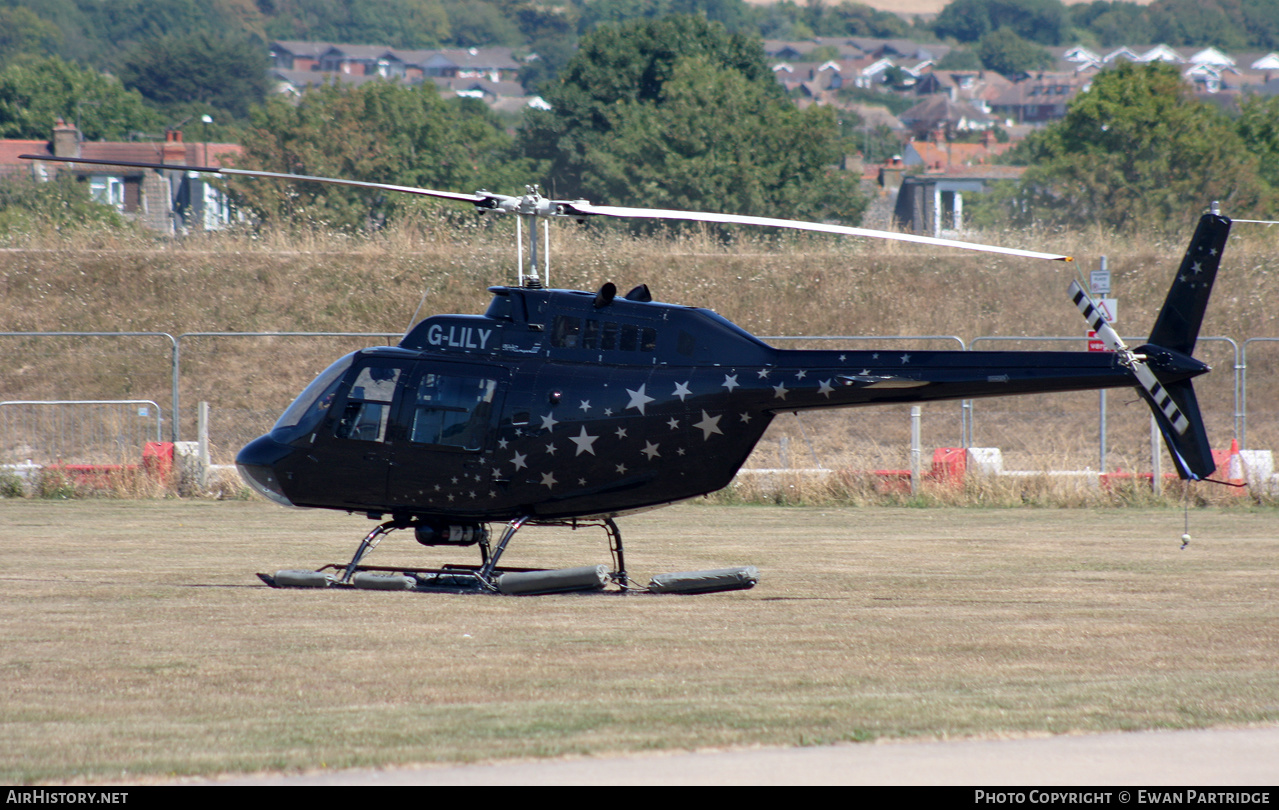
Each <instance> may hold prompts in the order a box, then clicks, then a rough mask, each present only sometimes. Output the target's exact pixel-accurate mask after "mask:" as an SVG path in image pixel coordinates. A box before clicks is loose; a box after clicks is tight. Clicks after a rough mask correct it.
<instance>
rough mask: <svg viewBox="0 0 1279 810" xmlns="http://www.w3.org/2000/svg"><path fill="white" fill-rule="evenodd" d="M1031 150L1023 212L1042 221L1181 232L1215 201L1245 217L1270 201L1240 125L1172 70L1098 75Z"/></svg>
mask: <svg viewBox="0 0 1279 810" xmlns="http://www.w3.org/2000/svg"><path fill="white" fill-rule="evenodd" d="M1025 152H1026V153H1027V154H1028V155H1029V157H1030V161H1031V164H1032V165H1031V167H1030V169H1028V170H1027V172H1026V174H1025V176H1024V177H1023V179H1022V184H1021V188H1020V199H1019V202H1018V208H1019V210H1021V209H1024V210H1025V211H1026V212H1027V213H1028V214H1029V215H1030V216H1032V217H1034V218H1035V219H1037V220H1040V221H1057V222H1066V223H1072V224H1082V223H1101V224H1104V225H1107V226H1110V227H1113V228H1117V229H1122V228H1129V229H1132V228H1150V229H1162V228H1174V229H1181V228H1183V227H1184V226H1187V225H1189V224H1191V223H1193V222H1194V220H1195V218H1196V217H1197V216H1198V215H1199V213H1200V212H1201V211H1202V210H1203V209H1204V208H1205V207H1206V206H1207V205H1208V203H1209V202H1212V201H1214V200H1219V201H1221V203H1222V205H1223V207H1224V208H1225V209H1226V210H1227V211H1231V212H1234V213H1236V214H1239V213H1247V212H1252V211H1254V210H1257V209H1259V208H1261V207H1263V206H1264V205H1265V204H1266V202H1267V199H1268V194H1269V192H1268V189H1267V188H1266V187H1265V185H1264V184H1263V183H1261V182H1259V181H1258V179H1257V170H1258V166H1257V158H1256V157H1255V156H1253V155H1250V154H1249V153H1248V152H1247V151H1246V150H1245V148H1244V145H1243V143H1242V141H1241V140H1240V138H1239V136H1238V135H1237V134H1236V133H1235V130H1234V128H1233V127H1232V126H1231V124H1230V122H1229V121H1228V120H1226V119H1225V117H1224V116H1222V114H1221V113H1220V112H1218V111H1217V109H1216V108H1214V107H1211V106H1209V105H1207V104H1204V103H1203V102H1200V101H1196V100H1195V99H1194V98H1193V92H1192V90H1191V89H1190V87H1189V86H1188V85H1186V84H1185V83H1183V82H1182V81H1181V77H1180V75H1179V74H1178V72H1177V69H1176V68H1175V67H1172V66H1169V65H1163V64H1148V65H1133V64H1129V63H1125V64H1123V65H1120V66H1119V67H1118V68H1115V69H1113V70H1108V71H1105V72H1103V73H1100V74H1098V76H1097V78H1096V79H1095V80H1094V81H1093V84H1092V87H1091V88H1090V89H1089V90H1088V91H1086V92H1084V93H1081V94H1080V95H1079V96H1078V97H1077V98H1076V99H1075V100H1074V102H1072V103H1071V105H1070V107H1069V109H1068V110H1067V112H1066V116H1065V118H1063V119H1062V120H1061V121H1059V122H1057V123H1055V124H1053V125H1051V126H1049V127H1048V128H1047V129H1046V130H1044V131H1043V132H1042V133H1040V134H1039V135H1038V136H1036V137H1034V138H1032V139H1031V140H1030V141H1029V142H1028V144H1027V146H1026V150H1025Z"/></svg>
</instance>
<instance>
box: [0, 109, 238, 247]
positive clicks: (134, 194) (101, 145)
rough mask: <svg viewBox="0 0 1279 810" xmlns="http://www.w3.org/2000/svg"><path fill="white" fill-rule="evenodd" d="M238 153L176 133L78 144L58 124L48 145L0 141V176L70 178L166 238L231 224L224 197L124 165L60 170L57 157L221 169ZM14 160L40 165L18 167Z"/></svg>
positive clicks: (74, 134)
mask: <svg viewBox="0 0 1279 810" xmlns="http://www.w3.org/2000/svg"><path fill="white" fill-rule="evenodd" d="M242 152H243V149H242V148H241V147H240V146H239V144H233V143H185V142H184V141H183V140H182V131H181V130H170V131H169V132H167V133H166V134H165V140H164V142H163V143H142V142H127V143H118V142H109V141H82V140H81V138H80V131H79V130H77V129H76V128H75V127H74V126H73V125H71V124H68V123H66V122H65V121H62V120H61V119H59V121H58V122H57V124H55V125H54V127H53V139H52V140H50V141H22V140H13V141H0V176H7V177H30V178H33V179H35V180H36V181H38V182H47V181H49V180H52V179H54V178H55V177H57V176H58V175H61V174H64V173H69V174H71V175H72V176H74V177H75V178H76V179H77V180H79V181H81V182H83V183H84V184H85V185H86V186H87V190H88V193H89V195H90V196H91V197H92V198H93V199H94V200H97V201H98V202H100V203H104V204H106V205H110V206H112V207H114V208H115V209H116V210H117V211H119V212H120V213H121V214H122V215H123V216H124V217H125V218H126V219H130V220H134V221H136V222H138V223H140V224H141V225H142V226H143V227H145V228H147V229H149V230H152V231H156V232H158V233H166V234H172V233H176V232H179V231H185V230H187V229H188V228H200V229H204V230H220V229H222V228H225V227H226V226H227V225H228V224H230V223H231V222H232V221H234V219H235V214H234V212H233V211H232V209H231V205H230V203H229V201H228V199H227V197H226V195H225V194H223V192H222V191H221V190H220V189H218V188H217V187H215V186H213V185H211V184H210V183H208V182H206V181H205V180H204V179H203V177H202V176H197V175H194V174H193V173H189V172H182V171H170V170H160V169H142V168H137V167H133V166H126V165H119V166H110V165H106V166H90V165H85V164H77V163H63V162H60V161H58V158H60V157H83V158H91V159H94V160H119V161H121V162H122V163H173V164H194V165H200V166H213V167H220V166H223V165H225V163H224V161H226V160H227V159H228V158H231V157H234V156H236V155H239V154H241V153H242ZM19 155H41V156H44V159H42V160H21V159H19V157H18V156H19Z"/></svg>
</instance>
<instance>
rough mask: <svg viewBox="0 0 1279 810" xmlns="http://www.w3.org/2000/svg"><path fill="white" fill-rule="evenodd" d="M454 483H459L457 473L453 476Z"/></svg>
mask: <svg viewBox="0 0 1279 810" xmlns="http://www.w3.org/2000/svg"><path fill="white" fill-rule="evenodd" d="M453 483H455V484H456V483H457V476H456V475H455V476H453Z"/></svg>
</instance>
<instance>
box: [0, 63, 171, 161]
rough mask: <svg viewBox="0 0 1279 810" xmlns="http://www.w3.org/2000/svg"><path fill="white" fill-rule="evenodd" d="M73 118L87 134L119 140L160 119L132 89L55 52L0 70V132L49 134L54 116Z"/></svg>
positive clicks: (6, 134) (10, 135) (156, 126)
mask: <svg viewBox="0 0 1279 810" xmlns="http://www.w3.org/2000/svg"><path fill="white" fill-rule="evenodd" d="M59 118H62V119H63V120H65V121H67V122H69V123H73V124H76V125H77V126H79V127H80V131H81V132H82V133H83V134H84V137H85V138H88V139H89V140H103V139H105V140H121V139H124V138H126V137H128V136H129V135H130V133H134V132H156V131H157V130H158V129H159V128H160V126H161V124H160V119H159V117H158V116H157V115H156V113H155V112H153V111H152V110H150V109H148V108H147V106H146V105H145V104H143V103H142V96H141V95H139V94H138V93H137V92H136V91H133V90H126V89H125V88H124V87H123V86H122V85H121V84H120V83H119V82H118V81H116V80H115V79H113V78H111V77H110V76H106V75H104V74H101V73H98V72H97V71H96V70H90V69H89V68H83V67H79V66H78V65H73V64H71V63H70V62H64V61H63V60H61V59H59V58H58V57H56V56H51V57H48V58H45V59H26V60H20V61H18V62H16V63H15V64H12V65H10V66H9V67H7V68H5V69H4V70H3V71H0V137H4V138H48V137H50V136H51V133H52V132H53V124H54V122H55V121H56V120H57V119H59Z"/></svg>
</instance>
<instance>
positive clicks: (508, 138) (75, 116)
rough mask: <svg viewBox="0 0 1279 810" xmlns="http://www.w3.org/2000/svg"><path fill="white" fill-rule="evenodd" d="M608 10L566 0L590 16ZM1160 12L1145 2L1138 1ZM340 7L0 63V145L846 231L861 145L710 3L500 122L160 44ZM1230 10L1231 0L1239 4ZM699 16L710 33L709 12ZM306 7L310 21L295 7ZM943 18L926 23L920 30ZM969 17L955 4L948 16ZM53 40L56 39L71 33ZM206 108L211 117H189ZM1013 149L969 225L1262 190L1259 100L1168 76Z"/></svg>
mask: <svg viewBox="0 0 1279 810" xmlns="http://www.w3.org/2000/svg"><path fill="white" fill-rule="evenodd" d="M23 1H24V0H0V3H8V5H7V6H4V7H0V11H4V10H8V11H11V12H14V13H15V14H17V13H19V12H22V11H23V9H27V7H26V6H23V5H21V3H22V2H23ZM129 2H134V4H135V6H136V8H135V10H138V9H143V8H150V7H149V6H146V3H148V2H152V0H120V2H119V3H114V2H113V3H89V0H49V6H48V8H52V9H55V10H57V9H63V10H66V12H67V13H68V14H70V13H71V12H72V11H75V10H77V9H81V10H82V8H90V7H91V8H93V9H97V10H98V11H102V10H103V9H105V8H106V7H108V6H111V7H115V6H116V5H120V6H128V5H129ZM476 2H477V3H478V2H479V0H476ZM620 2H621V0H607V2H603V0H597V2H595V3H591V4H587V5H584V6H583V7H582V8H583V9H589V10H590V12H591V13H592V14H596V15H600V14H603V13H604V12H605V11H606V10H608V9H609V8H620V6H613V5H610V4H611V3H620ZM664 2H666V3H667V5H660V4H659V7H661V8H663V9H668V8H673V7H676V6H677V5H678V4H679V3H684V2H692V0H664ZM1053 2H1055V0H955V3H952V5H951V6H949V7H948V8H947V11H949V10H950V9H951V8H955V7H957V6H959V5H960V4H961V3H978V4H983V3H984V6H983V8H988V9H990V8H996V7H999V4H1001V3H1002V4H1005V5H1010V6H1016V7H1017V8H1019V9H1021V10H1022V11H1024V12H1026V14H1027V15H1029V16H1026V17H1025V18H1024V19H1026V20H1030V22H1029V23H1027V24H1028V25H1030V26H1031V27H1030V28H1028V29H1026V30H1027V32H1028V33H1029V32H1032V31H1035V30H1040V29H1039V28H1038V27H1037V26H1038V23H1035V22H1034V21H1035V20H1036V19H1037V18H1036V17H1034V16H1033V14H1030V12H1034V11H1036V10H1039V11H1042V10H1044V9H1048V8H1050V7H1051V6H1052V3H1053ZM1161 2H1164V0H1158V2H1156V3H1155V4H1152V5H1151V6H1149V7H1145V8H1149V9H1156V10H1157V7H1159V5H1160V3H1161ZM1214 2H1216V0H1202V2H1200V3H1199V5H1201V6H1204V7H1209V6H1211V4H1212V3H1214ZM1232 2H1233V0H1232ZM157 3H158V0H157ZM250 5H252V9H250V8H249V6H250ZM357 5H360V4H357V3H354V2H351V1H350V0H328V2H327V4H312V3H311V0H258V2H257V3H256V4H246V3H243V2H238V3H232V2H230V1H229V0H227V2H221V0H215V1H214V2H203V3H195V2H192V3H190V4H185V3H184V2H183V1H182V0H165V2H163V3H158V6H164V8H165V9H166V10H167V13H168V14H169V16H168V17H162V18H159V19H157V20H153V21H151V23H152V24H153V25H154V26H157V27H156V28H155V29H154V31H152V33H155V35H156V36H158V37H159V39H156V40H140V41H142V42H149V43H150V46H149V47H143V46H141V45H136V46H132V47H128V46H127V38H126V39H125V40H123V41H122V42H124V43H125V45H126V47H125V50H124V54H123V55H122V56H121V59H120V62H119V63H118V65H117V66H116V73H115V75H114V76H110V75H107V74H105V73H102V72H100V71H98V70H95V69H93V68H92V67H88V66H86V65H83V64H79V63H76V62H73V61H71V60H67V59H63V58H61V57H59V56H56V55H53V56H40V57H35V56H30V55H26V56H18V57H14V58H12V59H10V60H9V61H8V63H7V65H6V67H5V68H4V69H3V70H0V136H2V137H8V138H42V137H48V134H49V131H50V128H51V124H52V121H53V119H54V118H56V117H62V118H64V119H66V120H68V121H70V122H73V123H75V124H76V125H77V126H79V128H80V129H81V131H82V132H83V133H84V134H85V136H86V137H88V138H90V139H107V140H122V139H128V138H146V139H152V138H157V137H160V136H161V135H162V133H163V130H164V129H165V128H166V127H169V126H173V125H174V124H175V123H180V122H182V121H185V122H187V127H188V130H187V135H188V140H208V141H219V140H234V141H237V142H239V143H242V144H243V145H244V147H245V149H246V154H245V156H244V158H243V159H242V161H243V162H242V164H241V165H242V166H245V167H251V168H262V169H266V170H270V171H283V172H291V173H298V174H309V175H319V176H336V177H352V178H358V179H364V180H371V181H377V182H385V183H394V184H400V185H410V186H424V187H430V188H441V189H450V190H473V189H478V188H489V189H492V190H495V191H506V192H507V193H515V192H517V191H518V190H521V189H522V188H523V186H524V184H525V183H528V182H533V181H536V182H539V183H540V184H541V185H542V187H543V188H544V189H545V191H546V192H547V193H548V194H549V195H550V196H554V197H558V198H576V197H585V198H588V199H594V200H595V201H598V202H606V203H611V204H619V205H640V206H652V207H668V208H689V209H699V210H714V211H724V212H729V213H740V214H755V215H767V216H780V217H792V218H805V219H818V220H828V221H836V222H844V223H856V222H857V221H858V220H859V219H860V216H861V213H862V211H863V210H864V208H865V206H866V204H867V199H866V197H865V196H864V194H863V193H862V192H861V191H860V189H859V183H858V180H859V178H858V177H856V176H853V175H852V174H851V173H849V172H844V171H839V170H838V169H836V168H835V167H836V166H837V164H839V163H840V162H841V159H842V158H843V157H844V156H846V155H849V154H852V153H853V152H855V151H856V150H857V148H858V147H859V146H860V145H861V144H859V143H857V142H856V140H850V139H849V138H848V137H847V136H846V134H845V133H847V127H846V126H844V127H841V122H840V121H839V120H838V119H837V118H836V116H835V114H834V113H833V112H832V111H831V110H829V109H827V108H819V107H810V108H807V109H803V110H801V109H799V108H798V107H796V106H795V105H794V104H793V103H792V101H791V100H790V99H787V98H786V96H785V94H784V93H783V91H782V89H781V88H780V86H779V85H778V83H777V82H776V81H775V80H774V78H773V76H772V73H771V71H770V70H769V65H768V63H767V61H766V59H765V57H764V54H763V51H762V49H761V47H760V44H759V40H758V38H757V36H756V34H755V33H754V32H753V31H752V30H750V29H749V27H746V28H747V30H741V29H742V28H743V24H742V23H741V21H740V20H739V21H738V23H737V24H733V23H732V19H733V17H732V15H731V14H730V13H729V12H730V11H731V10H732V9H734V8H737V6H735V5H734V4H733V3H731V2H729V0H722V2H719V3H718V4H716V5H713V6H712V5H708V4H703V5H704V6H705V8H703V9H702V13H698V14H667V15H664V16H655V17H649V16H644V15H643V14H639V15H634V16H632V17H631V18H629V19H627V20H624V21H621V22H618V21H609V20H603V19H602V18H601V21H599V22H597V23H596V24H594V27H593V28H590V30H588V31H586V32H585V33H584V34H582V35H581V36H580V37H578V38H577V39H576V40H575V48H574V50H573V51H572V53H571V55H570V56H569V57H568V58H567V59H566V61H565V63H564V65H563V66H562V67H561V68H560V69H558V70H557V71H556V73H555V77H554V78H553V79H551V80H548V81H546V82H545V84H544V85H543V95H544V97H545V99H546V100H547V101H548V102H549V105H550V109H549V110H545V111H530V112H528V113H527V115H526V118H525V120H524V121H523V123H522V125H521V126H520V127H519V128H518V129H516V130H514V131H511V130H509V129H508V128H507V126H506V124H504V122H502V121H500V120H498V119H497V118H496V117H495V116H494V114H493V113H492V112H490V111H489V110H488V108H487V107H485V106H484V105H483V104H481V103H479V102H478V101H473V100H467V99H448V100H446V99H442V98H441V97H440V96H439V94H438V93H437V92H436V91H435V89H434V87H433V86H432V85H430V84H429V83H428V84H424V85H420V86H413V87H409V86H403V85H397V84H392V83H389V82H375V83H371V84H367V85H364V86H361V87H358V88H342V87H338V86H335V85H329V86H325V87H321V88H317V89H315V90H312V91H309V92H308V93H307V94H305V95H304V97H303V98H302V100H301V101H300V102H297V103H294V102H289V101H285V100H283V99H281V98H278V97H268V94H267V92H266V88H265V86H264V84H258V83H257V82H259V81H260V79H261V76H262V75H264V73H265V71H264V70H263V71H261V72H259V71H257V70H256V69H254V70H246V71H242V72H238V73H237V72H236V71H234V70H231V69H230V66H231V65H241V66H243V65H245V64H249V63H250V62H251V61H252V59H253V58H255V57H256V58H258V59H263V58H264V57H263V55H262V50H261V49H256V50H255V49H254V48H252V47H249V45H248V44H246V41H243V40H241V41H236V40H233V39H226V38H220V36H219V33H218V31H216V30H211V31H208V32H201V33H198V34H191V35H190V41H189V42H187V43H186V44H187V45H190V44H191V43H194V45H193V46H192V47H189V48H185V49H184V48H181V47H177V44H178V41H177V40H176V39H166V37H171V36H176V35H173V34H171V33H169V32H168V31H169V30H170V29H166V28H164V25H165V24H167V23H166V21H171V20H173V19H175V18H176V17H180V16H181V14H183V13H187V14H190V15H196V16H198V15H205V16H204V17H202V19H213V17H211V16H209V15H214V14H215V13H228V14H229V13H230V11H229V10H239V11H241V12H244V13H243V14H242V15H241V16H243V17H245V18H246V19H247V18H252V17H253V14H254V13H256V14H257V15H258V16H257V18H255V19H257V20H258V22H259V23H261V22H262V20H264V19H266V17H268V16H269V15H268V14H267V11H271V12H273V13H276V14H278V15H279V16H281V17H283V16H284V15H285V12H286V11H288V10H290V9H291V11H290V13H292V14H294V15H295V16H294V17H290V19H296V20H302V21H303V22H305V21H306V20H313V21H318V20H321V19H323V15H320V14H319V13H318V12H315V9H317V8H320V7H321V6H322V7H323V8H325V9H329V10H333V9H339V8H347V9H350V8H354V7H356V6H357ZM783 5H785V4H783ZM1058 5H1060V4H1058ZM1109 5H1110V6H1111V7H1112V10H1113V8H1117V7H1121V6H1123V5H1124V4H1122V3H1114V4H1109ZM158 6H157V7H158ZM846 7H847V8H846ZM1231 7H1232V8H1235V9H1241V8H1246V7H1248V6H1247V3H1246V2H1245V0H1238V2H1234V5H1232V6H1231ZM642 8H643V9H647V8H648V6H647V5H643V6H642ZM706 8H713V9H717V11H716V13H717V14H718V15H719V16H722V17H725V18H727V19H729V22H723V21H718V20H715V19H711V14H710V13H709V12H708V11H706ZM245 9H248V10H247V11H246V10H245ZM253 9H257V11H256V12H253ZM308 9H310V10H311V12H315V13H312V14H311V16H307V14H305V13H303V12H305V11H307V10H308ZM814 9H816V10H814ZM840 9H844V10H846V11H847V10H848V9H853V10H854V11H855V8H854V7H853V6H851V5H850V4H845V5H843V6H835V7H822V6H816V7H813V6H809V7H805V10H804V12H803V13H804V14H805V15H807V16H805V17H804V19H807V20H809V21H811V22H813V23H814V24H816V25H819V26H821V25H831V26H835V25H836V23H835V22H830V19H832V18H833V19H839V14H840V13H841V12H840ZM27 10H28V11H29V9H27ZM793 10H794V11H795V13H797V14H799V13H800V11H801V9H800V7H798V6H796V7H794V9H793ZM250 12H253V13H250ZM582 13H585V11H583V12H582ZM618 14H619V15H620V14H621V12H620V11H619V12H618ZM876 14H878V12H876ZM890 16H891V15H890ZM946 18H947V15H946V13H943V14H942V15H941V16H940V17H939V18H938V20H937V22H936V24H935V26H934V27H935V28H937V27H938V26H942V25H943V24H944V23H945V21H946ZM978 18H979V15H976V13H975V12H974V16H972V17H970V18H969V19H970V21H971V20H975V19H978ZM112 19H115V18H114V17H113V18H112ZM512 19H520V18H519V16H518V14H516V15H515V16H514V17H512ZM850 19H851V18H850ZM875 19H877V18H875ZM893 19H894V20H897V22H896V23H893V24H894V25H904V23H903V22H902V21H900V20H898V19H897V18H895V17H894V18H893ZM1000 19H1001V20H1003V21H1004V22H1005V23H1006V24H1005V25H1004V27H1001V28H996V29H994V30H993V31H992V30H989V29H987V30H985V32H984V33H983V31H982V29H981V28H980V26H978V27H976V28H973V29H972V30H970V31H969V32H968V33H967V34H966V36H978V37H979V41H980V39H981V38H987V39H988V38H990V37H992V36H995V35H1008V36H1014V37H1018V38H1020V35H1019V34H1017V32H1016V30H1014V29H1013V28H1011V27H1010V26H1011V25H1012V24H1014V23H1017V24H1020V23H1019V22H1018V21H1020V20H1022V19H1023V17H1018V16H1017V15H1014V14H1007V15H1005V16H1003V17H1001V18H1000ZM823 20H826V21H827V22H822V21H823ZM28 22H30V20H29V19H28ZM863 22H864V23H865V24H867V25H870V22H867V21H866V20H863ZM104 24H105V23H104ZM118 24H120V25H123V24H124V23H123V22H119V23H118ZM316 24H318V22H317V23H316ZM805 24H806V25H807V23H805ZM841 24H844V25H851V23H849V22H847V20H845V22H844V23H841ZM859 24H860V23H859ZM885 24H886V25H887V24H888V23H885ZM29 28H30V26H29ZM735 28H736V29H738V30H735ZM18 30H19V31H20V30H21V27H20V26H19V28H18ZM40 30H43V29H40ZM58 30H59V31H60V32H61V36H63V37H69V36H70V34H72V33H74V30H73V29H66V30H63V29H58ZM1044 30H1054V29H1052V28H1051V27H1048V28H1045V29H1044ZM68 32H69V33H68ZM10 34H11V38H12V37H16V38H18V39H21V37H18V36H17V34H15V33H14V32H13V31H10ZM45 35H47V36H50V37H52V36H54V34H53V33H50V32H49V31H45ZM1041 36H1045V37H1046V36H1048V35H1047V34H1042V35H1041ZM31 41H34V40H31ZM184 60H187V61H184ZM215 75H216V76H218V77H219V78H218V80H217V81H215V80H214V79H213V78H212V77H213V76H215ZM219 82H220V83H219ZM144 88H145V89H146V92H143V89H144ZM215 90H216V92H214V91H215ZM166 93H167V94H168V95H165V94H166ZM209 113H212V117H213V118H214V123H213V124H208V123H205V122H203V121H202V120H201V117H202V115H203V114H209ZM192 128H194V129H192ZM849 134H851V133H849ZM1013 157H1014V159H1015V160H1018V161H1019V162H1022V163H1023V164H1025V165H1027V166H1028V167H1029V169H1028V171H1027V173H1026V177H1025V180H1024V181H1023V182H1022V183H1020V184H1017V185H1015V186H1012V187H1007V188H1004V189H1001V190H1000V192H999V193H997V194H995V195H992V198H991V199H990V200H989V201H988V202H987V203H986V204H984V205H979V206H977V208H976V210H975V212H974V213H975V214H980V215H982V216H985V217H987V218H988V219H995V218H998V219H1002V220H1007V221H1011V222H1014V223H1025V222H1030V221H1035V222H1054V223H1066V222H1074V223H1081V222H1101V223H1104V224H1107V225H1111V226H1114V227H1135V226H1136V225H1135V223H1138V222H1140V223H1150V222H1155V223H1169V224H1171V223H1173V222H1174V221H1175V220H1177V221H1179V220H1178V217H1179V214H1178V212H1184V211H1188V210H1197V207H1196V206H1200V207H1201V205H1202V202H1203V201H1202V200H1201V199H1200V198H1201V197H1203V196H1204V195H1205V194H1207V193H1209V192H1210V191H1211V193H1212V195H1213V197H1214V198H1215V199H1221V200H1223V202H1227V203H1229V204H1231V205H1232V206H1234V210H1235V211H1236V212H1238V211H1241V210H1247V211H1249V212H1267V211H1270V210H1271V209H1272V208H1273V207H1274V205H1275V200H1276V189H1279V102H1276V101H1269V102H1267V101H1263V100H1254V101H1249V102H1247V103H1245V104H1244V107H1243V110H1242V114H1241V115H1239V116H1237V117H1235V118H1233V119H1232V118H1230V117H1227V116H1226V115H1224V114H1223V113H1221V112H1220V111H1219V110H1217V109H1216V108H1214V107H1210V106H1208V105H1205V104H1203V103H1202V102H1199V101H1197V100H1195V98H1194V96H1193V93H1192V92H1191V91H1190V89H1189V88H1188V87H1187V86H1186V85H1184V84H1183V83H1182V81H1181V79H1180V77H1179V75H1178V73H1177V71H1176V70H1175V69H1174V68H1171V67H1168V66H1159V65H1155V66H1140V67H1137V66H1123V67H1120V68H1119V69H1116V70H1110V71H1105V72H1103V73H1102V74H1100V75H1099V76H1098V77H1097V79H1096V80H1095V82H1094V87H1093V90H1092V91H1090V92H1089V93H1085V94H1083V95H1081V96H1080V97H1079V99H1078V100H1077V101H1076V102H1075V103H1074V104H1073V105H1072V106H1071V108H1070V111H1069V114H1068V115H1067V116H1066V119H1065V120H1063V121H1061V122H1059V123H1058V124H1055V125H1053V126H1051V127H1049V128H1047V129H1046V130H1044V131H1042V132H1040V133H1038V134H1036V135H1035V136H1033V137H1032V138H1031V139H1029V140H1028V141H1027V142H1026V143H1025V144H1024V145H1023V146H1022V147H1020V148H1019V149H1018V150H1016V151H1015V152H1014V153H1013ZM232 188H233V191H234V192H235V193H236V194H237V195H238V198H239V200H240V202H241V204H242V205H243V206H245V207H246V208H249V209H252V210H253V211H254V212H255V214H256V216H257V218H258V220H259V221H260V222H264V223H279V224H285V223H289V222H296V221H299V220H305V221H309V222H314V223H324V224H326V225H331V226H334V227H340V228H347V229H359V228H368V227H377V226H379V225H380V224H382V223H384V222H386V221H387V220H388V219H390V218H394V217H396V216H400V215H402V214H404V213H405V212H406V211H409V210H411V209H413V208H415V207H419V206H420V205H422V203H419V202H414V201H412V200H405V199H397V198H395V197H393V196H389V195H378V194H369V193H362V192H356V191H352V190H347V189H335V188H332V187H315V188H307V187H299V188H297V189H294V190H292V191H291V192H290V193H289V194H287V195H280V194H279V193H277V189H275V188H270V187H268V186H267V185H265V184H262V183H253V182H241V183H236V184H233V186H232ZM7 199H11V200H14V199H17V200H20V199H25V198H24V197H23V196H22V195H17V196H14V195H10V196H9V197H8V198H7Z"/></svg>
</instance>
